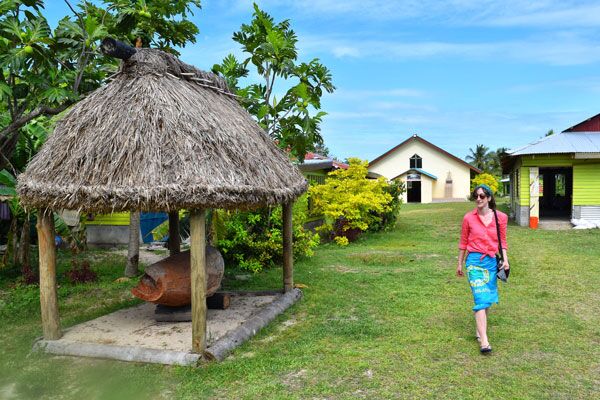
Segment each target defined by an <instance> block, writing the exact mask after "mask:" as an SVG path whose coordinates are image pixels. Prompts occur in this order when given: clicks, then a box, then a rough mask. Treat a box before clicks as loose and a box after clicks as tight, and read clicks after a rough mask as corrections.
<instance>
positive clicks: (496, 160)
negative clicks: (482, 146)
mask: <svg viewBox="0 0 600 400" xmlns="http://www.w3.org/2000/svg"><path fill="white" fill-rule="evenodd" d="M507 151H508V148H506V147H499V148H498V149H497V150H496V151H491V152H489V154H488V163H487V171H488V172H489V173H491V174H493V175H496V176H502V158H504V157H505V156H506V155H507V154H508V153H507Z"/></svg>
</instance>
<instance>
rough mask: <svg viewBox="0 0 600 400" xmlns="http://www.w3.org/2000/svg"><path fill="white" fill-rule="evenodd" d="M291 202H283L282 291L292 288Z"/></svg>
mask: <svg viewBox="0 0 600 400" xmlns="http://www.w3.org/2000/svg"><path fill="white" fill-rule="evenodd" d="M292 205H293V203H292V202H289V203H284V204H283V291H284V292H289V291H290V290H292V289H293V288H294V250H293V247H292V230H293V228H292Z"/></svg>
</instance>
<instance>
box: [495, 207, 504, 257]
mask: <svg viewBox="0 0 600 400" xmlns="http://www.w3.org/2000/svg"><path fill="white" fill-rule="evenodd" d="M494 218H496V232H497V233H498V251H499V252H500V259H501V260H504V256H503V255H502V238H501V237H500V223H499V221H498V214H496V210H495V209H494Z"/></svg>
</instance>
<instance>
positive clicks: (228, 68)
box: [213, 4, 335, 160]
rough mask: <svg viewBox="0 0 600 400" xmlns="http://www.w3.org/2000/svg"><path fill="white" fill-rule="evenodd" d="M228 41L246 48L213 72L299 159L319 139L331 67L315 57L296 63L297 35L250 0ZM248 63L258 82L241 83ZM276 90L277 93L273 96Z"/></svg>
mask: <svg viewBox="0 0 600 400" xmlns="http://www.w3.org/2000/svg"><path fill="white" fill-rule="evenodd" d="M233 40H234V41H236V42H238V43H239V44H241V45H242V49H243V50H244V52H246V53H247V57H246V58H245V59H244V60H243V61H241V62H240V61H238V60H237V59H236V58H235V56H234V55H232V54H230V55H228V56H227V57H225V59H224V60H223V62H222V63H221V64H215V65H214V66H213V72H215V73H217V74H221V75H222V76H223V77H224V78H225V79H226V80H227V82H228V84H229V86H230V88H231V89H232V90H234V91H235V92H236V93H237V95H238V96H240V98H241V102H242V104H243V105H244V106H245V107H246V109H247V110H248V111H249V112H250V113H251V114H252V115H254V117H255V118H256V119H257V121H258V123H259V124H260V125H261V126H262V127H263V128H264V129H265V131H266V132H267V133H268V134H269V135H270V136H271V137H272V138H273V139H274V140H275V141H276V142H277V143H278V144H279V146H280V147H282V148H284V149H288V150H289V151H290V152H291V153H292V155H293V156H296V157H298V159H299V160H304V155H305V154H306V152H307V151H311V150H313V149H314V147H315V146H316V145H322V144H323V138H322V136H321V130H320V124H321V121H322V118H323V116H325V115H326V113H325V112H323V111H319V110H320V109H321V97H322V96H323V94H324V92H328V93H332V92H333V91H334V90H335V86H334V85H333V83H332V77H331V72H330V71H329V69H327V67H325V66H324V65H323V64H321V63H320V62H319V60H318V59H317V58H315V59H313V60H311V61H310V62H308V63H305V62H298V50H297V47H296V44H297V42H298V38H297V36H296V33H295V32H294V31H293V30H292V29H291V26H290V21H289V20H284V21H282V22H278V23H276V22H275V21H274V20H273V18H272V17H271V16H270V15H269V14H267V13H266V12H264V11H262V10H260V9H259V7H258V6H257V5H256V4H254V14H253V18H252V21H251V22H250V24H243V25H242V26H241V28H240V30H239V31H238V32H235V33H234V34H233ZM250 67H252V68H253V69H254V70H255V71H256V73H257V74H258V75H259V76H260V77H261V80H262V83H255V84H250V85H248V86H245V87H240V79H241V78H245V77H247V76H248V73H249V69H248V68H250ZM276 93H282V94H281V95H280V96H279V98H277V96H276Z"/></svg>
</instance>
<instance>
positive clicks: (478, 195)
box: [475, 193, 488, 200]
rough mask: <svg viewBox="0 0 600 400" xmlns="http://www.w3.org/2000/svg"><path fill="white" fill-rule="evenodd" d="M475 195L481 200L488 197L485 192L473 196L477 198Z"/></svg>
mask: <svg viewBox="0 0 600 400" xmlns="http://www.w3.org/2000/svg"><path fill="white" fill-rule="evenodd" d="M477 197H479V198H480V199H481V200H483V199H485V198H486V197H488V195H487V194H485V193H479V194H477V196H475V198H477Z"/></svg>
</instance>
